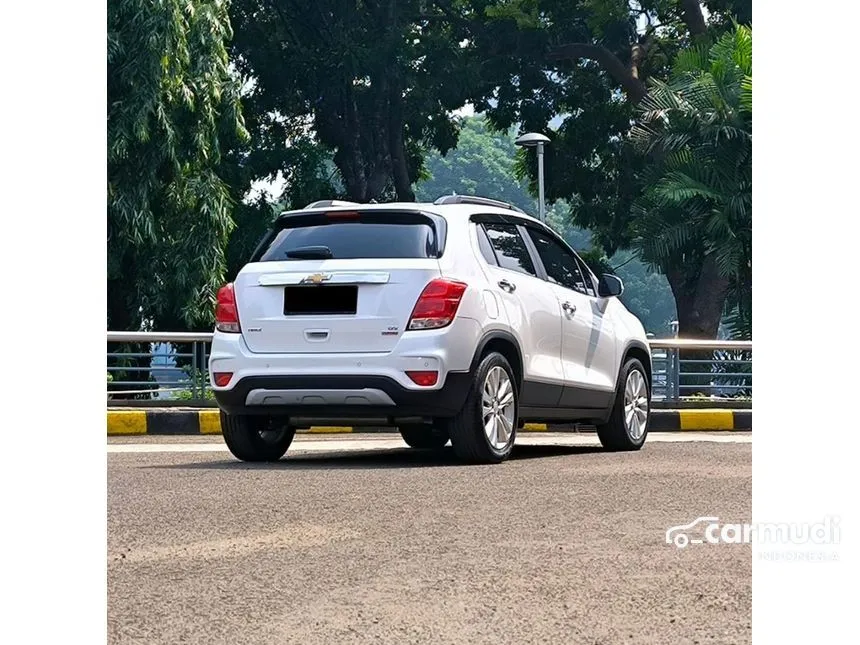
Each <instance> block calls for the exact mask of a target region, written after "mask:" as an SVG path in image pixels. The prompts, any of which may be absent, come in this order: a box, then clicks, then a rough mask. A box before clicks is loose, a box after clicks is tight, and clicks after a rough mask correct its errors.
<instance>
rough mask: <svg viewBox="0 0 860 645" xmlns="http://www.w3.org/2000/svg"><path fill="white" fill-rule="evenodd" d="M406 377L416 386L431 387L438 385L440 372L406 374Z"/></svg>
mask: <svg viewBox="0 0 860 645" xmlns="http://www.w3.org/2000/svg"><path fill="white" fill-rule="evenodd" d="M406 376H408V377H409V378H410V379H412V382H413V383H415V385H422V386H425V387H427V386H430V385H436V381H437V380H438V379H439V372H429V371H428V372H423V371H421V372H406Z"/></svg>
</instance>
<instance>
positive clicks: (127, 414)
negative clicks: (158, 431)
mask: <svg viewBox="0 0 860 645" xmlns="http://www.w3.org/2000/svg"><path fill="white" fill-rule="evenodd" d="M107 433H108V435H121V434H146V412H145V411H144V410H108V413H107Z"/></svg>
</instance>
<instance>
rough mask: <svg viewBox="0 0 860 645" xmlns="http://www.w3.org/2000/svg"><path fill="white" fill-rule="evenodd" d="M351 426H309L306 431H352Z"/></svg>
mask: <svg viewBox="0 0 860 645" xmlns="http://www.w3.org/2000/svg"><path fill="white" fill-rule="evenodd" d="M352 431H353V428H352V426H311V427H310V429H309V430H307V432H309V433H311V434H335V433H346V432H352Z"/></svg>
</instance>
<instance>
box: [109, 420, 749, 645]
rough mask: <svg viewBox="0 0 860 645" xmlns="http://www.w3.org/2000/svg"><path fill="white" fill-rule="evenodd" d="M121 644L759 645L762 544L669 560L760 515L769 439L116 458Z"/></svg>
mask: <svg viewBox="0 0 860 645" xmlns="http://www.w3.org/2000/svg"><path fill="white" fill-rule="evenodd" d="M108 453H109V454H108V554H107V558H108V562H107V565H108V594H109V595H108V630H109V640H110V642H111V643H148V644H150V643H176V642H188V643H207V644H211V643H242V644H243V645H244V644H254V643H302V644H303V645H304V644H310V643H392V644H394V643H397V644H401V643H424V642H433V643H470V644H474V643H494V644H495V643H518V644H520V643H537V642H540V643H560V644H561V643H563V644H565V645H567V644H569V643H588V644H596V643H605V644H616V643H745V642H749V641H750V634H751V631H750V620H751V607H750V603H751V564H752V562H751V548H750V546H749V545H734V544H732V545H728V544H720V545H708V544H706V545H697V546H696V547H695V548H694V547H692V546H691V547H689V548H687V549H683V550H679V549H677V548H675V547H674V546H671V545H667V544H665V532H666V529H668V528H669V527H671V526H675V525H678V524H685V523H688V522H690V521H692V520H693V519H695V518H697V517H699V516H703V515H715V516H718V517H720V518H721V519H724V520H725V521H727V522H746V521H749V520H750V514H751V488H752V473H751V470H752V468H751V435H750V434H749V433H713V434H706V433H680V434H666V435H652V436H650V437H649V440H648V443H647V444H646V446H645V448H643V450H641V451H640V452H637V453H615V454H612V453H605V452H603V451H602V450H601V449H600V448H599V445H598V444H597V442H596V437H594V436H593V435H551V434H540V435H530V436H527V437H522V438H521V439H520V440H519V441H518V446H517V448H516V451H515V454H514V456H513V458H512V459H511V460H509V461H508V462H506V463H504V464H501V465H498V466H461V465H459V464H457V462H456V461H455V460H454V459H453V456H452V455H451V454H450V450H448V451H446V452H443V453H442V454H441V455H435V454H432V453H423V452H418V451H413V450H410V449H408V448H406V447H405V444H403V443H402V442H401V441H400V439H399V437H397V436H396V435H393V436H392V435H374V436H372V437H368V436H357V435H356V436H347V437H343V436H341V437H338V436H332V437H320V436H301V437H297V438H296V440H295V442H294V444H293V446H292V447H291V449H290V452H288V455H287V457H286V458H285V459H283V460H282V461H281V462H279V463H277V464H265V465H251V464H244V463H240V462H237V461H235V460H234V459H233V458H232V456H231V455H230V454H229V453H227V452H225V449H224V447H223V441H222V440H221V438H220V437H205V436H199V437H188V436H181V437H148V436H145V437H122V438H111V439H109V442H108Z"/></svg>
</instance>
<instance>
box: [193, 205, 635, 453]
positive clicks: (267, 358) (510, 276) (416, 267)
mask: <svg viewBox="0 0 860 645" xmlns="http://www.w3.org/2000/svg"><path fill="white" fill-rule="evenodd" d="M622 289H623V285H622V284H621V281H620V280H618V278H617V277H615V276H603V278H601V279H600V280H598V279H597V278H596V277H594V276H593V274H591V272H590V271H589V270H588V268H587V267H586V266H585V265H584V263H582V261H581V259H580V258H578V256H577V255H576V253H575V252H574V251H573V250H571V249H570V248H569V247H568V246H567V245H566V244H565V242H564V241H563V240H561V238H559V237H558V236H557V235H556V234H555V233H554V232H553V231H552V230H551V229H549V228H548V227H546V226H545V225H544V224H542V223H541V222H538V221H537V220H535V219H534V218H532V217H529V216H528V215H526V214H525V213H523V212H522V211H519V210H517V209H515V208H513V207H511V206H510V205H507V204H503V203H501V202H497V201H494V200H488V199H485V198H472V197H460V196H453V197H452V196H447V197H445V198H440V199H439V200H437V201H436V202H434V203H433V204H382V205H359V204H352V205H349V204H346V205H344V204H317V205H312V206H311V207H308V208H306V209H303V210H301V211H293V212H288V213H284V214H283V215H282V216H281V217H280V218H278V220H277V221H276V222H275V224H274V225H273V226H272V228H271V230H270V231H269V232H268V234H267V235H266V236H265V238H264V239H263V240H262V241H261V242H260V244H259V246H258V248H257V249H256V250H255V252H254V253H253V255H252V257H251V258H250V261H249V262H248V263H247V264H246V265H245V266H244V267H243V268H242V270H241V271H240V272H239V274H238V276H237V277H236V279H235V281H234V282H233V283H232V284H229V285H226V286H225V287H223V288H222V289H221V290H220V291H219V293H218V302H217V307H216V316H215V318H216V325H215V334H214V338H213V343H212V350H211V354H210V361H209V368H210V377H211V383H212V388H213V392H214V394H215V398H216V399H217V401H218V405H219V407H220V408H221V426H222V431H223V435H224V440H225V442H226V443H227V446H228V447H229V448H230V450H231V451H232V453H233V454H234V455H235V456H236V457H237V458H239V459H242V460H245V461H269V460H277V459H279V458H280V457H282V456H283V455H284V454H285V452H286V450H287V449H288V447H289V445H290V443H291V442H292V440H293V437H294V435H295V432H296V429H297V428H302V427H308V426H311V425H320V424H323V425H328V424H330V423H339V422H342V423H345V424H349V425H362V424H372V425H385V426H394V427H396V428H397V430H398V431H399V432H400V434H401V436H402V437H403V439H404V441H405V442H406V443H407V444H408V445H409V446H411V447H413V448H419V449H438V448H441V447H443V446H444V445H446V444H447V442H448V441H450V442H451V445H452V448H453V451H454V453H455V454H456V455H457V456H458V457H459V458H461V459H463V460H465V461H470V462H476V463H498V462H500V461H504V460H505V459H506V458H507V457H508V456H509V455H510V454H511V451H512V449H513V445H514V442H515V439H516V435H517V430H518V428H519V427H520V423H521V422H524V421H544V420H549V419H552V420H567V421H569V422H585V423H592V424H594V425H596V426H597V434H598V437H599V438H600V440H601V442H602V443H603V445H604V446H606V447H607V448H609V449H612V450H638V449H639V448H640V447H641V446H642V444H643V443H644V441H645V436H646V434H647V423H648V414H649V409H650V388H651V373H650V354H649V353H648V349H647V340H646V339H645V334H644V329H642V325H641V323H640V322H639V321H638V320H636V318H635V316H632V314H630V312H629V311H627V309H626V308H625V307H624V306H623V304H622V303H621V302H620V301H619V300H618V299H617V296H618V295H619V294H620V293H621V290H622Z"/></svg>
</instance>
